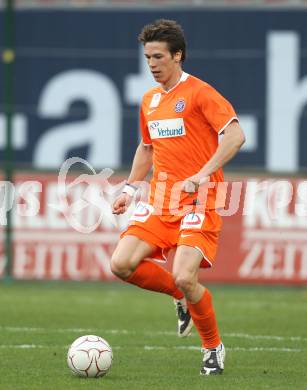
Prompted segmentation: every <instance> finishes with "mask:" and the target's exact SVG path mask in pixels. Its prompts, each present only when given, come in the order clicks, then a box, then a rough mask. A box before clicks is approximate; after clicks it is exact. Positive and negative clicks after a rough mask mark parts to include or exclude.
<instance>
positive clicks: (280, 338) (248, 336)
mask: <svg viewBox="0 0 307 390" xmlns="http://www.w3.org/2000/svg"><path fill="white" fill-rule="evenodd" d="M0 331H7V332H34V333H35V332H48V333H84V334H95V333H97V332H98V333H99V332H102V333H105V334H122V335H136V334H144V335H146V336H152V335H160V336H176V337H177V332H172V331H143V332H140V331H130V330H127V329H100V328H57V329H55V328H36V327H17V326H0ZM223 336H224V337H233V338H243V339H250V340H274V341H307V337H301V336H277V335H252V334H248V333H224V334H223Z"/></svg>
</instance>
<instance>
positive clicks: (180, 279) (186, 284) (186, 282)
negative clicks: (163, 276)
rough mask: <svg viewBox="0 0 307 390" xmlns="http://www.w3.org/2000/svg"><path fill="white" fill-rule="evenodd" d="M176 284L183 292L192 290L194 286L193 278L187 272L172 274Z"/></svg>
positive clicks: (186, 292)
mask: <svg viewBox="0 0 307 390" xmlns="http://www.w3.org/2000/svg"><path fill="white" fill-rule="evenodd" d="M174 278H175V283H176V286H177V287H178V288H179V290H181V291H182V292H183V293H184V294H188V293H190V292H192V291H193V290H194V288H195V282H194V279H193V278H192V277H191V276H190V275H189V274H179V275H174Z"/></svg>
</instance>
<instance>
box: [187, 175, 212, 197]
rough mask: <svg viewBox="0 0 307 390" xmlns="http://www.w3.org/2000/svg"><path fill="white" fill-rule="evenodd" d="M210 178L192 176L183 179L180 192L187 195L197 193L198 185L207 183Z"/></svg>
mask: <svg viewBox="0 0 307 390" xmlns="http://www.w3.org/2000/svg"><path fill="white" fill-rule="evenodd" d="M209 180H210V176H200V175H199V174H196V175H193V176H191V177H188V178H187V179H185V181H184V182H183V185H182V190H183V191H184V192H188V193H189V194H194V193H195V192H197V191H198V188H199V186H200V185H202V184H205V183H208V182H209Z"/></svg>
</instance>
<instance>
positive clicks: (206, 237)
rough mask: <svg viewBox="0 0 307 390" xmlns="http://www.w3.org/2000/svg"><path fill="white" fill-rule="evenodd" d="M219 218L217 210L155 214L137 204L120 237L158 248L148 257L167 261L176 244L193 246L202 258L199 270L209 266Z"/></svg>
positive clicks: (150, 208)
mask: <svg viewBox="0 0 307 390" xmlns="http://www.w3.org/2000/svg"><path fill="white" fill-rule="evenodd" d="M221 226H222V218H221V217H220V215H218V214H217V212H216V210H206V211H205V212H204V213H199V212H196V213H193V212H192V213H188V214H187V215H185V216H179V215H178V216H176V215H155V214H154V209H153V207H152V206H151V205H149V204H147V203H143V202H139V203H138V204H137V206H136V208H135V210H134V213H133V215H132V216H131V218H130V221H129V226H128V228H127V229H126V230H125V231H124V232H123V233H122V234H121V237H124V236H128V235H132V236H136V237H138V238H140V239H141V240H143V241H145V242H147V243H148V244H149V245H152V246H155V247H158V249H157V250H155V251H154V253H153V254H152V255H151V257H152V258H153V259H155V260H164V261H166V260H167V253H168V252H169V251H170V249H173V248H176V247H177V246H179V245H187V246H192V247H194V248H196V249H198V250H199V251H200V252H201V254H202V255H203V260H202V261H201V264H200V267H202V268H209V267H211V266H212V264H213V262H214V259H215V255H216V250H217V242H218V236H219V232H220V230H221Z"/></svg>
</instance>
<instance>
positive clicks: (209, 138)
mask: <svg viewBox="0 0 307 390" xmlns="http://www.w3.org/2000/svg"><path fill="white" fill-rule="evenodd" d="M236 119H237V116H236V113H235V111H234V109H233V107H232V105H231V104H230V103H229V102H228V101H227V100H226V99H225V98H224V97H223V96H221V95H220V94H219V93H218V92H217V91H216V90H215V89H214V88H213V87H212V86H210V85H209V84H207V83H206V82H204V81H202V80H200V79H198V78H196V77H194V76H191V75H189V74H187V73H185V72H183V74H182V76H181V79H180V81H179V83H178V84H177V85H176V86H175V87H173V88H172V89H171V90H169V91H167V92H166V91H164V90H163V89H162V88H161V87H160V86H157V87H155V88H152V89H151V90H149V91H148V92H147V93H146V94H145V95H144V97H143V100H142V105H141V113H140V125H141V132H142V139H143V143H144V144H145V145H148V144H149V145H152V147H153V177H152V180H151V189H150V200H149V203H150V204H151V205H154V206H155V208H158V209H161V211H160V210H159V211H160V212H161V213H162V214H164V215H168V214H173V212H172V210H174V209H176V208H177V207H178V206H179V209H180V208H181V207H182V206H184V205H187V204H192V203H193V200H194V199H195V198H197V194H193V195H192V196H191V195H189V194H187V193H185V192H182V191H180V189H181V183H180V182H182V181H184V180H185V179H186V178H188V177H190V176H193V175H195V174H196V173H198V172H199V171H200V169H201V168H202V167H203V166H204V165H205V164H206V162H207V161H208V160H209V159H210V158H211V157H212V155H213V154H214V153H215V151H216V149H217V146H218V135H219V134H220V133H221V132H223V130H224V129H225V127H226V126H227V125H228V124H229V123H231V122H232V121H233V120H236ZM222 181H223V172H222V169H218V170H217V171H216V172H215V173H213V174H212V175H211V177H210V182H213V183H218V182H222ZM176 183H177V184H176ZM213 183H211V184H210V187H211V186H214V188H209V189H207V190H206V191H208V193H207V199H198V200H201V202H203V203H205V202H206V205H205V208H206V209H214V208H216V207H217V206H216V202H215V199H216V192H217V188H216V185H215V184H213ZM206 191H205V192H206ZM178 194H179V195H178ZM204 198H206V196H205V195H204ZM159 211H158V212H159Z"/></svg>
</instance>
